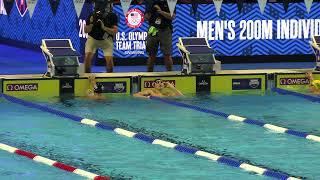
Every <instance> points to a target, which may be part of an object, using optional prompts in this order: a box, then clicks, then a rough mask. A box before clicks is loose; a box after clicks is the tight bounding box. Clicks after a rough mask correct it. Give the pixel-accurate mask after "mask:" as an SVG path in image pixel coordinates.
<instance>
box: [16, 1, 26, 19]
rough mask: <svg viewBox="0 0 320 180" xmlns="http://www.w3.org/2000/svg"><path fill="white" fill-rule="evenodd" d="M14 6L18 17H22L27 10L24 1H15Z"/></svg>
mask: <svg viewBox="0 0 320 180" xmlns="http://www.w3.org/2000/svg"><path fill="white" fill-rule="evenodd" d="M16 5H17V8H18V11H19V14H20V16H21V17H23V16H24V15H25V14H26V12H27V10H28V7H27V2H26V0H16Z"/></svg>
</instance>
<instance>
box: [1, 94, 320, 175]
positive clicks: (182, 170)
mask: <svg viewBox="0 0 320 180" xmlns="http://www.w3.org/2000/svg"><path fill="white" fill-rule="evenodd" d="M174 100H175V101H178V102H183V103H187V104H191V105H196V106H199V107H203V108H208V109H212V110H217V111H221V112H225V113H228V114H235V115H240V116H243V117H250V118H254V119H259V120H261V121H264V122H268V123H270V124H274V125H279V126H282V127H287V128H291V129H295V130H300V131H306V132H309V133H312V134H314V135H320V132H319V131H320V126H319V125H320V123H319V121H318V120H317V119H318V115H319V114H320V113H318V112H317V111H316V110H317V109H318V107H319V105H320V104H317V103H313V102H309V101H306V100H304V99H300V98H296V97H292V96H285V95H277V94H273V93H267V94H265V95H252V94H250V95H233V96H224V95H199V96H186V97H183V98H178V99H174ZM40 103H41V104H45V105H48V106H49V107H52V108H55V109H59V110H62V111H64V112H67V113H70V114H75V115H78V116H81V117H86V118H91V119H95V120H97V121H100V122H107V123H111V124H114V125H116V126H118V127H122V128H123V129H127V130H131V131H134V132H140V133H144V134H147V135H151V136H153V137H155V138H159V139H163V140H168V141H171V142H175V143H179V144H186V145H189V146H193V147H197V148H200V149H204V150H206V151H210V152H215V153H217V154H220V155H224V156H229V157H231V158H234V159H237V160H240V161H245V162H249V163H251V164H255V165H259V166H265V167H267V168H269V169H274V170H278V171H281V172H285V173H288V174H289V175H293V176H300V177H306V178H308V179H319V178H320V171H319V167H320V161H319V160H318V159H319V157H320V152H319V148H320V143H317V142H312V141H309V140H306V139H303V138H298V137H294V136H290V135H287V134H278V133H274V132H271V131H268V130H266V129H264V128H260V127H257V126H251V125H248V124H244V123H238V122H232V121H229V120H226V119H224V118H222V117H217V116H213V115H210V114H206V113H202V112H197V111H195V110H191V109H185V108H181V107H176V106H173V105H168V104H165V103H162V102H159V101H154V100H146V99H136V98H132V97H117V96H112V97H108V99H107V100H106V101H99V102H97V101H90V100H86V99H81V98H76V99H69V100H65V99H64V100H63V101H61V100H57V99H53V100H52V101H49V102H40ZM0 109H1V111H3V112H6V113H4V114H3V117H2V119H1V126H0V132H1V133H0V141H1V142H3V143H6V144H9V145H12V146H15V147H18V148H22V149H25V150H29V151H32V152H34V153H36V154H39V155H42V156H45V157H49V158H51V159H56V160H59V161H60V162H64V163H66V164H69V165H73V166H76V167H78V168H82V169H85V170H88V171H91V172H93V173H97V174H102V175H109V176H112V177H114V178H116V179H117V178H125V179H195V178H196V179H266V178H265V177H263V176H258V175H255V174H250V173H248V172H245V171H243V170H241V169H238V168H231V167H228V166H226V165H223V164H218V163H216V162H214V161H210V160H207V159H204V158H199V157H195V156H192V155H189V154H183V153H179V152H177V151H174V150H171V149H167V148H163V147H160V146H157V145H150V144H146V143H143V142H140V141H137V140H135V139H130V138H126V137H122V136H119V135H116V134H114V133H112V132H106V131H101V130H99V129H95V128H92V127H88V126H84V125H80V124H78V123H75V122H72V121H70V120H67V119H64V118H60V117H57V116H55V115H51V114H48V113H45V112H41V111H39V110H34V109H31V108H26V107H23V106H20V105H16V104H13V103H9V102H7V101H4V100H0ZM2 154H3V156H2ZM2 154H0V163H1V164H2V163H3V160H2V157H4V158H5V159H6V161H10V163H11V164H12V166H8V167H3V169H0V170H1V171H0V178H1V177H3V178H8V177H10V176H8V175H7V173H5V172H6V171H10V172H12V174H14V175H15V176H19V172H20V171H19V168H21V167H19V168H18V167H17V169H16V168H14V166H13V165H14V164H17V166H18V164H19V163H20V162H19V161H24V163H30V164H32V163H33V162H31V161H30V160H28V159H25V160H24V159H23V158H21V159H19V161H18V160H17V158H12V160H8V159H10V158H8V156H10V157H13V156H14V155H11V154H10V155H8V156H6V154H5V153H2ZM31 166H34V168H32V171H31V170H30V173H29V174H31V175H30V176H32V177H38V175H39V177H41V175H43V176H44V175H47V176H48V177H52V178H53V179H55V178H56V179H59V177H58V176H64V177H65V179H68V178H69V179H73V178H79V177H77V176H74V175H70V174H69V173H65V174H63V173H58V174H55V173H52V172H54V170H52V169H54V168H51V167H45V166H42V165H39V164H37V163H34V164H33V165H31ZM38 166H39V167H38ZM6 168H7V169H6ZM11 168H12V169H11ZM56 171H59V170H56ZM14 172H16V174H15V173H14ZM28 172H29V171H28ZM12 174H11V175H12ZM22 176H23V175H21V177H22ZM32 179H34V178H32ZM39 179H41V178H39Z"/></svg>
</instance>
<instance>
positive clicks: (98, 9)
mask: <svg viewBox="0 0 320 180" xmlns="http://www.w3.org/2000/svg"><path fill="white" fill-rule="evenodd" d="M86 22H87V25H86V26H85V32H86V33H88V34H89V36H88V39H87V42H86V47H85V59H84V63H85V72H86V73H90V72H91V62H92V58H93V55H94V54H95V53H96V51H97V49H98V48H101V49H102V50H103V54H104V58H105V60H106V69H107V72H113V57H112V54H113V39H114V36H115V34H116V33H117V32H118V27H117V23H118V17H117V15H116V14H115V13H113V12H112V2H111V0H94V11H93V13H92V14H90V16H89V17H88V18H87V21H86Z"/></svg>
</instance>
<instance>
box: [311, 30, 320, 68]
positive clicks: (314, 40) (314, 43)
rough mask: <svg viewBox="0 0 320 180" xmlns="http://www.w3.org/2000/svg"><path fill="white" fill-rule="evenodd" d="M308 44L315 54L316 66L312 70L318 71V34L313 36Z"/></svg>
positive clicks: (319, 56) (319, 43)
mask: <svg viewBox="0 0 320 180" xmlns="http://www.w3.org/2000/svg"><path fill="white" fill-rule="evenodd" d="M310 45H311V47H312V50H313V52H314V54H315V56H316V67H315V68H314V70H315V71H320V36H313V37H312V41H311V42H310Z"/></svg>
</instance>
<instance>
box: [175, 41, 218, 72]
mask: <svg viewBox="0 0 320 180" xmlns="http://www.w3.org/2000/svg"><path fill="white" fill-rule="evenodd" d="M177 46H178V49H179V52H180V54H181V57H182V60H183V62H182V71H181V72H182V73H183V74H215V73H216V72H218V71H220V70H221V62H220V61H218V60H216V58H215V56H214V50H213V49H211V47H210V45H209V43H208V41H207V40H206V39H205V38H197V37H180V38H179V43H177Z"/></svg>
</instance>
